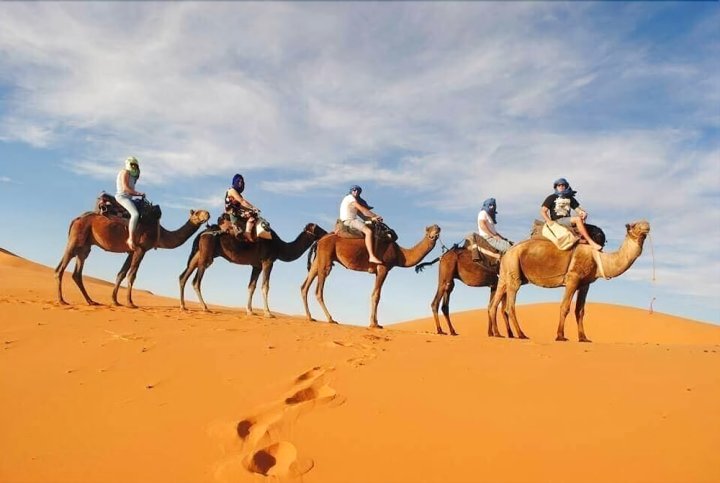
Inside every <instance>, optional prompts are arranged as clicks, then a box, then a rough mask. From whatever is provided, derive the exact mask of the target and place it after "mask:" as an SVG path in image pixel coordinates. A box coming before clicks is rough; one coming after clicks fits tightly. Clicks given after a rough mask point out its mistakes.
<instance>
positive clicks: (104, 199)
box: [95, 191, 130, 218]
mask: <svg viewBox="0 0 720 483" xmlns="http://www.w3.org/2000/svg"><path fill="white" fill-rule="evenodd" d="M95 213H97V214H98V215H103V216H117V217H120V218H130V213H128V210H126V209H125V208H123V206H122V205H121V204H120V203H118V202H117V200H116V199H115V197H114V196H113V195H111V194H109V193H106V192H105V191H102V192H101V193H100V194H99V195H98V197H97V200H95Z"/></svg>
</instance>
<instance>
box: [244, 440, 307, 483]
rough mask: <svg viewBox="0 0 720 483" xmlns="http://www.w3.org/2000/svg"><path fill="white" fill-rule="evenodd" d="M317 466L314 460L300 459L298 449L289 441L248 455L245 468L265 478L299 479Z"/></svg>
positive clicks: (280, 442) (274, 444)
mask: <svg viewBox="0 0 720 483" xmlns="http://www.w3.org/2000/svg"><path fill="white" fill-rule="evenodd" d="M314 465H315V463H314V462H313V460H312V459H310V458H303V459H302V460H299V459H298V453H297V448H295V445H294V444H292V443H289V442H287V441H279V442H277V443H273V444H271V445H270V446H267V447H265V448H263V449H261V450H258V451H256V452H255V453H253V454H252V455H248V456H246V457H245V459H244V460H243V466H244V467H245V469H246V470H247V471H250V472H251V473H258V474H261V475H265V476H278V477H291V478H292V477H298V476H301V475H304V474H305V473H307V472H308V471H310V470H311V469H312V467H313V466H314Z"/></svg>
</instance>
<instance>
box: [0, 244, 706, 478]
mask: <svg viewBox="0 0 720 483" xmlns="http://www.w3.org/2000/svg"><path fill="white" fill-rule="evenodd" d="M86 280H87V282H86V285H87V287H88V291H89V292H90V294H91V295H92V296H93V297H94V298H95V299H96V300H98V301H100V302H103V303H108V302H109V301H110V293H111V286H110V285H108V284H107V283H106V282H102V281H94V282H93V281H90V280H89V279H86ZM390 283H392V280H391V281H390ZM299 284H300V281H298V286H299ZM478 291H482V292H483V295H482V297H481V298H483V299H484V298H485V297H486V294H487V289H478ZM65 294H66V297H67V300H68V301H69V302H71V303H72V304H73V305H71V306H67V307H61V306H58V305H56V304H55V303H54V300H55V284H54V279H53V277H52V270H51V269H50V268H47V267H43V266H41V265H37V264H34V263H32V262H29V261H27V260H23V259H21V258H17V257H14V256H11V255H9V254H7V253H0V428H1V430H0V481H3V482H26V481H27V482H29V481H33V482H123V483H126V482H215V481H218V482H236V481H237V482H243V481H249V482H262V481H303V482H305V483H313V482H328V483H330V482H332V483H338V482H469V481H491V482H505V481H508V482H510V481H512V482H520V481H542V482H620V481H622V482H700V481H706V482H717V481H720V464H718V458H717V455H716V453H717V451H718V449H719V448H720V411H719V410H718V408H720V327H716V326H713V325H709V324H702V323H698V322H694V321H690V320H685V319H681V318H677V317H671V316H667V315H663V314H659V313H656V314H653V315H649V314H648V313H647V312H645V311H642V310H637V309H633V308H627V307H619V306H613V305H604V304H592V303H590V304H588V307H587V312H588V315H587V316H586V330H587V332H588V336H589V337H590V338H591V339H593V341H594V343H592V344H580V343H578V342H576V341H571V342H567V343H557V342H554V341H553V338H554V335H555V325H556V319H557V311H558V308H557V306H556V304H538V305H527V306H522V307H519V309H518V312H519V317H520V321H521V324H522V325H523V329H524V331H525V332H526V333H527V335H528V336H530V337H531V340H529V341H518V340H508V339H491V338H488V337H487V336H486V335H485V334H486V324H487V318H486V315H485V314H484V312H483V311H482V310H479V311H471V312H464V313H457V314H454V323H455V325H456V328H457V330H458V332H460V334H461V335H460V336H459V337H449V336H444V337H443V336H437V335H434V334H433V333H432V332H434V324H433V323H432V321H431V319H430V318H428V319H424V320H419V321H414V322H409V323H403V324H398V325H395V326H392V327H389V328H386V329H384V330H369V329H365V328H361V327H352V326H330V325H328V324H324V323H309V322H305V321H304V320H303V319H302V318H300V317H286V316H283V317H278V318H275V319H265V318H262V317H260V316H246V315H244V312H243V311H241V310H237V309H228V308H222V307H217V308H214V312H213V313H209V314H207V313H203V312H201V311H200V310H199V309H198V306H197V305H196V304H191V310H190V311H188V312H181V311H180V310H179V309H178V308H177V306H178V303H177V301H176V300H174V299H169V298H162V297H156V296H153V295H151V294H149V293H147V292H143V291H141V290H136V292H135V297H134V300H135V302H136V303H137V304H138V305H140V306H141V307H142V308H140V309H137V310H132V309H127V308H124V307H121V308H113V307H108V306H102V307H88V306H86V305H83V304H81V301H82V297H81V296H80V294H79V291H78V290H77V289H76V288H75V286H74V283H73V282H72V279H71V278H70V277H69V276H68V277H65ZM283 296H285V297H299V293H291V294H281V293H273V297H274V298H275V299H277V297H283ZM430 297H432V294H428V300H427V301H423V302H421V303H427V304H429V301H430V300H429V299H430ZM120 300H123V298H122V297H121V298H120ZM389 303H391V301H389V300H383V301H382V304H389ZM381 310H382V306H381ZM428 314H429V309H428ZM566 334H567V335H568V337H570V338H571V339H575V338H576V335H577V331H576V329H575V323H574V320H573V319H569V320H568V323H567V328H566ZM264 475H268V476H264Z"/></svg>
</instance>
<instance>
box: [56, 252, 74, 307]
mask: <svg viewBox="0 0 720 483" xmlns="http://www.w3.org/2000/svg"><path fill="white" fill-rule="evenodd" d="M75 250H76V248H75V246H74V245H71V244H70V243H68V246H67V248H65V253H64V254H63V257H62V260H60V263H58V266H57V267H55V280H56V281H57V301H58V303H59V304H60V305H67V304H68V303H67V302H66V301H65V299H64V298H63V294H62V280H63V275H65V269H67V266H68V265H69V264H70V261H71V260H72V259H73V258H74V257H75Z"/></svg>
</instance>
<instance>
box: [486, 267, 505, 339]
mask: <svg viewBox="0 0 720 483" xmlns="http://www.w3.org/2000/svg"><path fill="white" fill-rule="evenodd" d="M506 290H507V288H506V285H505V283H504V282H503V281H502V280H500V282H499V283H498V285H497V287H496V289H495V295H494V296H493V297H492V302H490V308H489V309H488V337H502V335H500V331H499V330H498V326H497V310H498V306H499V305H500V301H501V300H503V297H504V296H505V293H506ZM506 305H507V301H505V302H504V303H503V309H506ZM504 316H505V317H506V318H507V314H504Z"/></svg>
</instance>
